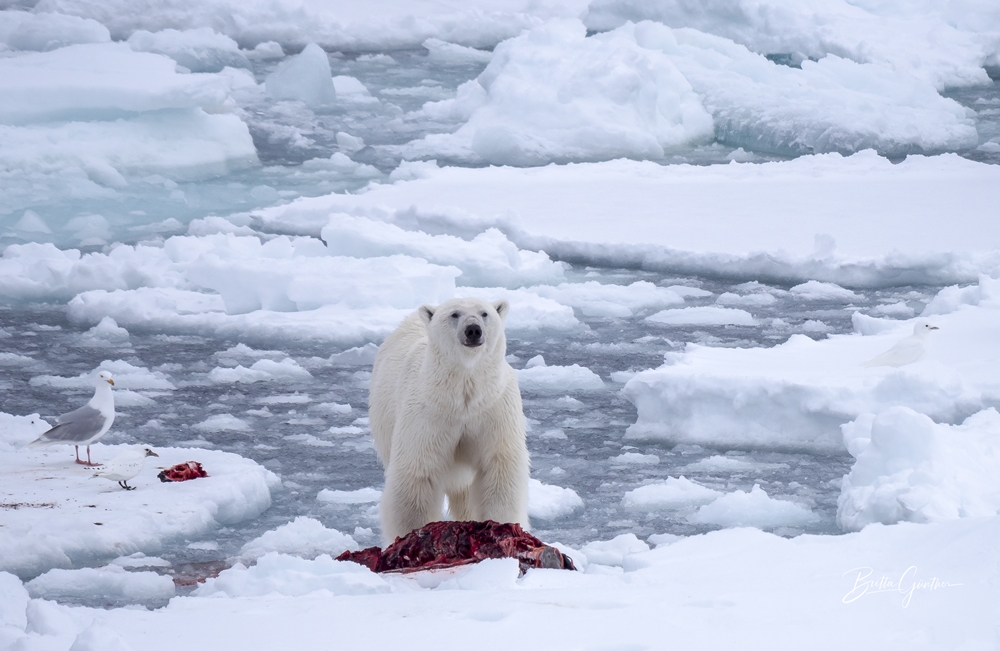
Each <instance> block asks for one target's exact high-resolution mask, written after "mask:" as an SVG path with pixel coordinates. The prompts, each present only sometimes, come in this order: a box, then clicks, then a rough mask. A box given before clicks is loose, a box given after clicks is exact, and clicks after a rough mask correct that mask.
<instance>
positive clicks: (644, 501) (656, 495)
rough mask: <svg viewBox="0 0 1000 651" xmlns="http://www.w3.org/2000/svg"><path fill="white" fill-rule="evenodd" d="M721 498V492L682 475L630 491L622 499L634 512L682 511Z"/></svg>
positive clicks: (623, 504) (625, 505) (624, 504)
mask: <svg viewBox="0 0 1000 651" xmlns="http://www.w3.org/2000/svg"><path fill="white" fill-rule="evenodd" d="M721 496H722V493H720V492H719V491H717V490H712V489H711V488H707V487H705V486H702V485H701V484H696V483H695V482H693V481H691V480H690V479H687V478H686V477H684V476H683V475H682V476H680V477H667V479H666V481H664V482H660V483H655V484H648V485H646V486H640V487H639V488H636V489H633V490H630V491H629V492H627V493H625V496H624V497H623V498H622V506H624V507H625V508H627V509H630V510H633V511H657V510H661V509H668V510H672V509H682V508H685V507H693V506H702V505H703V504H708V503H709V502H713V501H715V499H716V498H719V497H721Z"/></svg>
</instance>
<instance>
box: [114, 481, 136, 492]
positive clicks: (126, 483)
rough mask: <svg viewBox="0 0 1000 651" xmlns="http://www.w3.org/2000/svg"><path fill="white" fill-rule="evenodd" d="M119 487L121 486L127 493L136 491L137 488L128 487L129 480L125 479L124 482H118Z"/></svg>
mask: <svg viewBox="0 0 1000 651" xmlns="http://www.w3.org/2000/svg"><path fill="white" fill-rule="evenodd" d="M118 485H119V486H121V487H122V488H124V489H125V490H127V491H134V490H135V486H129V485H128V480H127V479H124V480H122V481H120V482H118Z"/></svg>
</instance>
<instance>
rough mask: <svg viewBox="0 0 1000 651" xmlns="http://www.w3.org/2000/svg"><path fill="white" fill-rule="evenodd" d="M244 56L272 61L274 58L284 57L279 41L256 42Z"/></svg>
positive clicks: (255, 59) (256, 59)
mask: <svg viewBox="0 0 1000 651" xmlns="http://www.w3.org/2000/svg"><path fill="white" fill-rule="evenodd" d="M246 57H247V58H248V59H253V60H254V61H272V60H274V59H284V58H285V51H284V50H282V49H281V43H278V42H276V41H264V42H263V43H258V44H257V45H256V46H255V47H254V49H252V50H250V51H249V52H247V53H246Z"/></svg>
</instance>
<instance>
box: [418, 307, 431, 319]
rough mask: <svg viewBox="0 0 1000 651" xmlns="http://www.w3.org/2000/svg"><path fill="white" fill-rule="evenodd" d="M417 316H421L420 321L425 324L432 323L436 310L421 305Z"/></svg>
mask: <svg viewBox="0 0 1000 651" xmlns="http://www.w3.org/2000/svg"><path fill="white" fill-rule="evenodd" d="M417 314H419V315H420V320H421V321H423V322H424V323H430V322H431V319H433V318H434V308H433V307H431V306H430V305H421V306H420V307H419V308H418V309H417Z"/></svg>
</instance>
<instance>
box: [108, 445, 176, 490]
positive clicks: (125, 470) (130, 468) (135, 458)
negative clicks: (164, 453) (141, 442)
mask: <svg viewBox="0 0 1000 651" xmlns="http://www.w3.org/2000/svg"><path fill="white" fill-rule="evenodd" d="M158 456H160V455H158V454H157V453H155V452H153V450H152V448H148V447H134V448H131V449H128V450H125V451H124V452H122V453H121V454H119V455H118V456H117V457H115V458H114V459H112V460H111V461H109V462H107V463H106V464H105V465H104V467H103V468H101V469H100V470H98V471H97V472H95V473H94V477H103V478H104V479H110V480H111V481H116V482H118V485H119V486H121V487H122V488H124V489H125V490H127V491H130V490H135V486H129V485H128V480H129V479H132V478H133V477H135V476H136V475H138V474H139V473H140V472H142V467H143V466H144V465H146V457H158Z"/></svg>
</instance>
